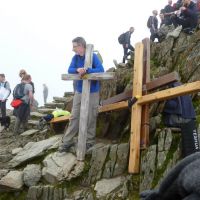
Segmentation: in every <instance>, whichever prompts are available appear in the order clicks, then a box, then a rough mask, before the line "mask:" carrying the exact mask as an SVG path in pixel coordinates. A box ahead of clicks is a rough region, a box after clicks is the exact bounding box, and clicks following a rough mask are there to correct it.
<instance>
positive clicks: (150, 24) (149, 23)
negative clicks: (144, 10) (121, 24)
mask: <svg viewBox="0 0 200 200" xmlns="http://www.w3.org/2000/svg"><path fill="white" fill-rule="evenodd" d="M147 27H148V28H151V27H152V16H150V17H149V19H148V21H147Z"/></svg>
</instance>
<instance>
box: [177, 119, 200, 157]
mask: <svg viewBox="0 0 200 200" xmlns="http://www.w3.org/2000/svg"><path fill="white" fill-rule="evenodd" d="M181 137H182V156H183V157H186V156H188V155H190V154H192V153H195V152H197V151H199V139H198V132H197V128H196V123H195V120H193V119H192V120H191V121H189V122H188V123H185V124H182V125H181Z"/></svg>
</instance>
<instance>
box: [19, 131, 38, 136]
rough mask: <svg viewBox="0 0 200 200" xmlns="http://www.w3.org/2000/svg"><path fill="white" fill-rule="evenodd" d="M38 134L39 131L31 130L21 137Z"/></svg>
mask: <svg viewBox="0 0 200 200" xmlns="http://www.w3.org/2000/svg"><path fill="white" fill-rule="evenodd" d="M38 132H39V130H37V129H31V130H27V131H25V132H23V133H22V134H21V136H30V135H34V134H35V133H38Z"/></svg>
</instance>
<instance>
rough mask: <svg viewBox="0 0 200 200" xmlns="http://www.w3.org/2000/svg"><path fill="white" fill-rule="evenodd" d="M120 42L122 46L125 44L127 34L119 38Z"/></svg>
mask: <svg viewBox="0 0 200 200" xmlns="http://www.w3.org/2000/svg"><path fill="white" fill-rule="evenodd" d="M118 42H119V43H120V44H124V42H125V33H122V34H121V35H120V36H119V37H118Z"/></svg>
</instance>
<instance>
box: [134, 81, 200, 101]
mask: <svg viewBox="0 0 200 200" xmlns="http://www.w3.org/2000/svg"><path fill="white" fill-rule="evenodd" d="M199 91H200V81H196V82H193V83H187V84H184V85H181V86H178V87H175V88H170V89H166V90H162V91H159V92H155V93H152V94H148V95H145V96H142V97H141V98H140V99H139V100H138V101H137V103H138V104H140V105H144V104H148V103H153V102H156V101H162V100H167V99H171V98H174V97H177V96H182V95H187V94H192V93H196V92H199Z"/></svg>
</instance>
